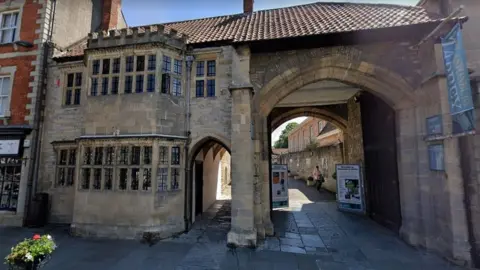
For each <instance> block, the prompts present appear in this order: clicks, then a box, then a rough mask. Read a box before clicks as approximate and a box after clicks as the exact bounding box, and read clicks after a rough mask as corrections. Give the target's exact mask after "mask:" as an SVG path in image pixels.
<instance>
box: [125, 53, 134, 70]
mask: <svg viewBox="0 0 480 270" xmlns="http://www.w3.org/2000/svg"><path fill="white" fill-rule="evenodd" d="M125 71H126V72H132V71H133V56H127V57H126V58H125Z"/></svg>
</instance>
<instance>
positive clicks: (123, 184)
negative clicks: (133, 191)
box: [118, 168, 128, 190]
mask: <svg viewBox="0 0 480 270" xmlns="http://www.w3.org/2000/svg"><path fill="white" fill-rule="evenodd" d="M127 178H128V169H125V168H121V169H120V177H119V178H118V189H120V190H126V189H127Z"/></svg>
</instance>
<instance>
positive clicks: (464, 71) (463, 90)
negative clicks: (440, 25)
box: [442, 23, 474, 134]
mask: <svg viewBox="0 0 480 270" xmlns="http://www.w3.org/2000/svg"><path fill="white" fill-rule="evenodd" d="M442 48H443V60H444V63H445V73H446V76H447V87H448V101H449V104H450V113H451V114H452V119H453V122H454V123H453V133H454V134H456V133H462V132H466V131H470V130H473V128H474V121H473V111H472V110H473V99H472V89H471V86H470V77H469V74H468V66H467V57H466V54H465V50H464V48H463V38H462V31H461V26H460V24H458V23H457V24H456V25H455V27H453V29H452V30H451V31H450V33H448V34H447V35H446V36H445V37H443V38H442Z"/></svg>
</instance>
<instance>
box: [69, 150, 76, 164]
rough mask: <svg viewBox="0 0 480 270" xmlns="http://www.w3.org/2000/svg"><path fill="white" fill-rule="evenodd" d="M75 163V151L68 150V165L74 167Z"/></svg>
mask: <svg viewBox="0 0 480 270" xmlns="http://www.w3.org/2000/svg"><path fill="white" fill-rule="evenodd" d="M75 163H77V150H75V149H70V152H69V153H68V165H75Z"/></svg>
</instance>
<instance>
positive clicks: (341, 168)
mask: <svg viewBox="0 0 480 270" xmlns="http://www.w3.org/2000/svg"><path fill="white" fill-rule="evenodd" d="M335 169H336V172H337V202H338V209H339V210H342V211H349V212H357V213H365V199H364V192H363V179H362V174H361V167H360V165H356V164H337V165H336V168H335Z"/></svg>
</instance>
